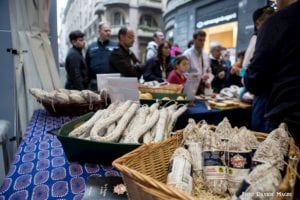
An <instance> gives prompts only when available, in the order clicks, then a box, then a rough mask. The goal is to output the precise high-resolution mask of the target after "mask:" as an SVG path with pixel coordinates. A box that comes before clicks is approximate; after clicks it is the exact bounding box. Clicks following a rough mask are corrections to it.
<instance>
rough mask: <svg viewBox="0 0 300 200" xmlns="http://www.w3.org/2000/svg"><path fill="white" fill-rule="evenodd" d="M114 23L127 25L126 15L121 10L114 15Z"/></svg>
mask: <svg viewBox="0 0 300 200" xmlns="http://www.w3.org/2000/svg"><path fill="white" fill-rule="evenodd" d="M113 25H115V26H123V25H125V17H124V15H122V14H121V13H120V12H115V13H114V15H113Z"/></svg>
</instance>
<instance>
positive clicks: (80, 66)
mask: <svg viewBox="0 0 300 200" xmlns="http://www.w3.org/2000/svg"><path fill="white" fill-rule="evenodd" d="M65 68H66V71H67V82H66V85H65V88H66V89H76V90H83V89H87V86H88V69H87V66H86V64H85V60H84V58H83V56H82V53H81V49H77V48H75V47H72V48H70V49H69V52H68V54H67V57H66V63H65Z"/></svg>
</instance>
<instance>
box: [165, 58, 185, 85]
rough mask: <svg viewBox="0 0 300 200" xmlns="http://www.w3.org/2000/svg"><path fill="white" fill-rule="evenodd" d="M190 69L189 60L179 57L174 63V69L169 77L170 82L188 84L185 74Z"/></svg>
mask: <svg viewBox="0 0 300 200" xmlns="http://www.w3.org/2000/svg"><path fill="white" fill-rule="evenodd" d="M188 67H189V60H188V58H187V57H186V56H184V55H179V56H177V57H176V58H175V61H174V69H173V70H172V71H171V72H170V74H169V76H168V82H169V83H174V84H182V85H184V84H185V82H186V77H185V76H184V73H186V72H187V70H188Z"/></svg>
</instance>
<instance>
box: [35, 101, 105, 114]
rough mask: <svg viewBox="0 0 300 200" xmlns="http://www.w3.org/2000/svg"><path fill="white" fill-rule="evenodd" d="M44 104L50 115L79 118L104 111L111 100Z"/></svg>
mask: <svg viewBox="0 0 300 200" xmlns="http://www.w3.org/2000/svg"><path fill="white" fill-rule="evenodd" d="M40 103H41V104H43V106H44V107H45V109H46V110H47V111H48V112H49V113H50V115H57V116H58V115H59V116H64V115H67V116H78V115H83V114H85V113H88V112H92V111H97V110H99V109H104V108H106V107H107V106H108V105H109V104H110V99H109V98H108V100H107V101H104V100H100V101H95V102H92V103H65V104H62V103H50V102H40Z"/></svg>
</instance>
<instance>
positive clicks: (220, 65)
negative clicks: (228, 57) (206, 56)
mask: <svg viewBox="0 0 300 200" xmlns="http://www.w3.org/2000/svg"><path fill="white" fill-rule="evenodd" d="M210 66H211V70H212V73H213V75H214V76H215V77H214V79H213V80H212V83H211V85H212V87H213V89H214V90H215V91H216V92H219V91H220V90H221V89H222V88H224V87H225V86H226V77H227V67H226V64H225V62H224V61H223V60H216V59H212V58H210ZM222 71H224V72H225V77H224V79H220V78H219V77H218V74H219V73H220V72H222Z"/></svg>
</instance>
